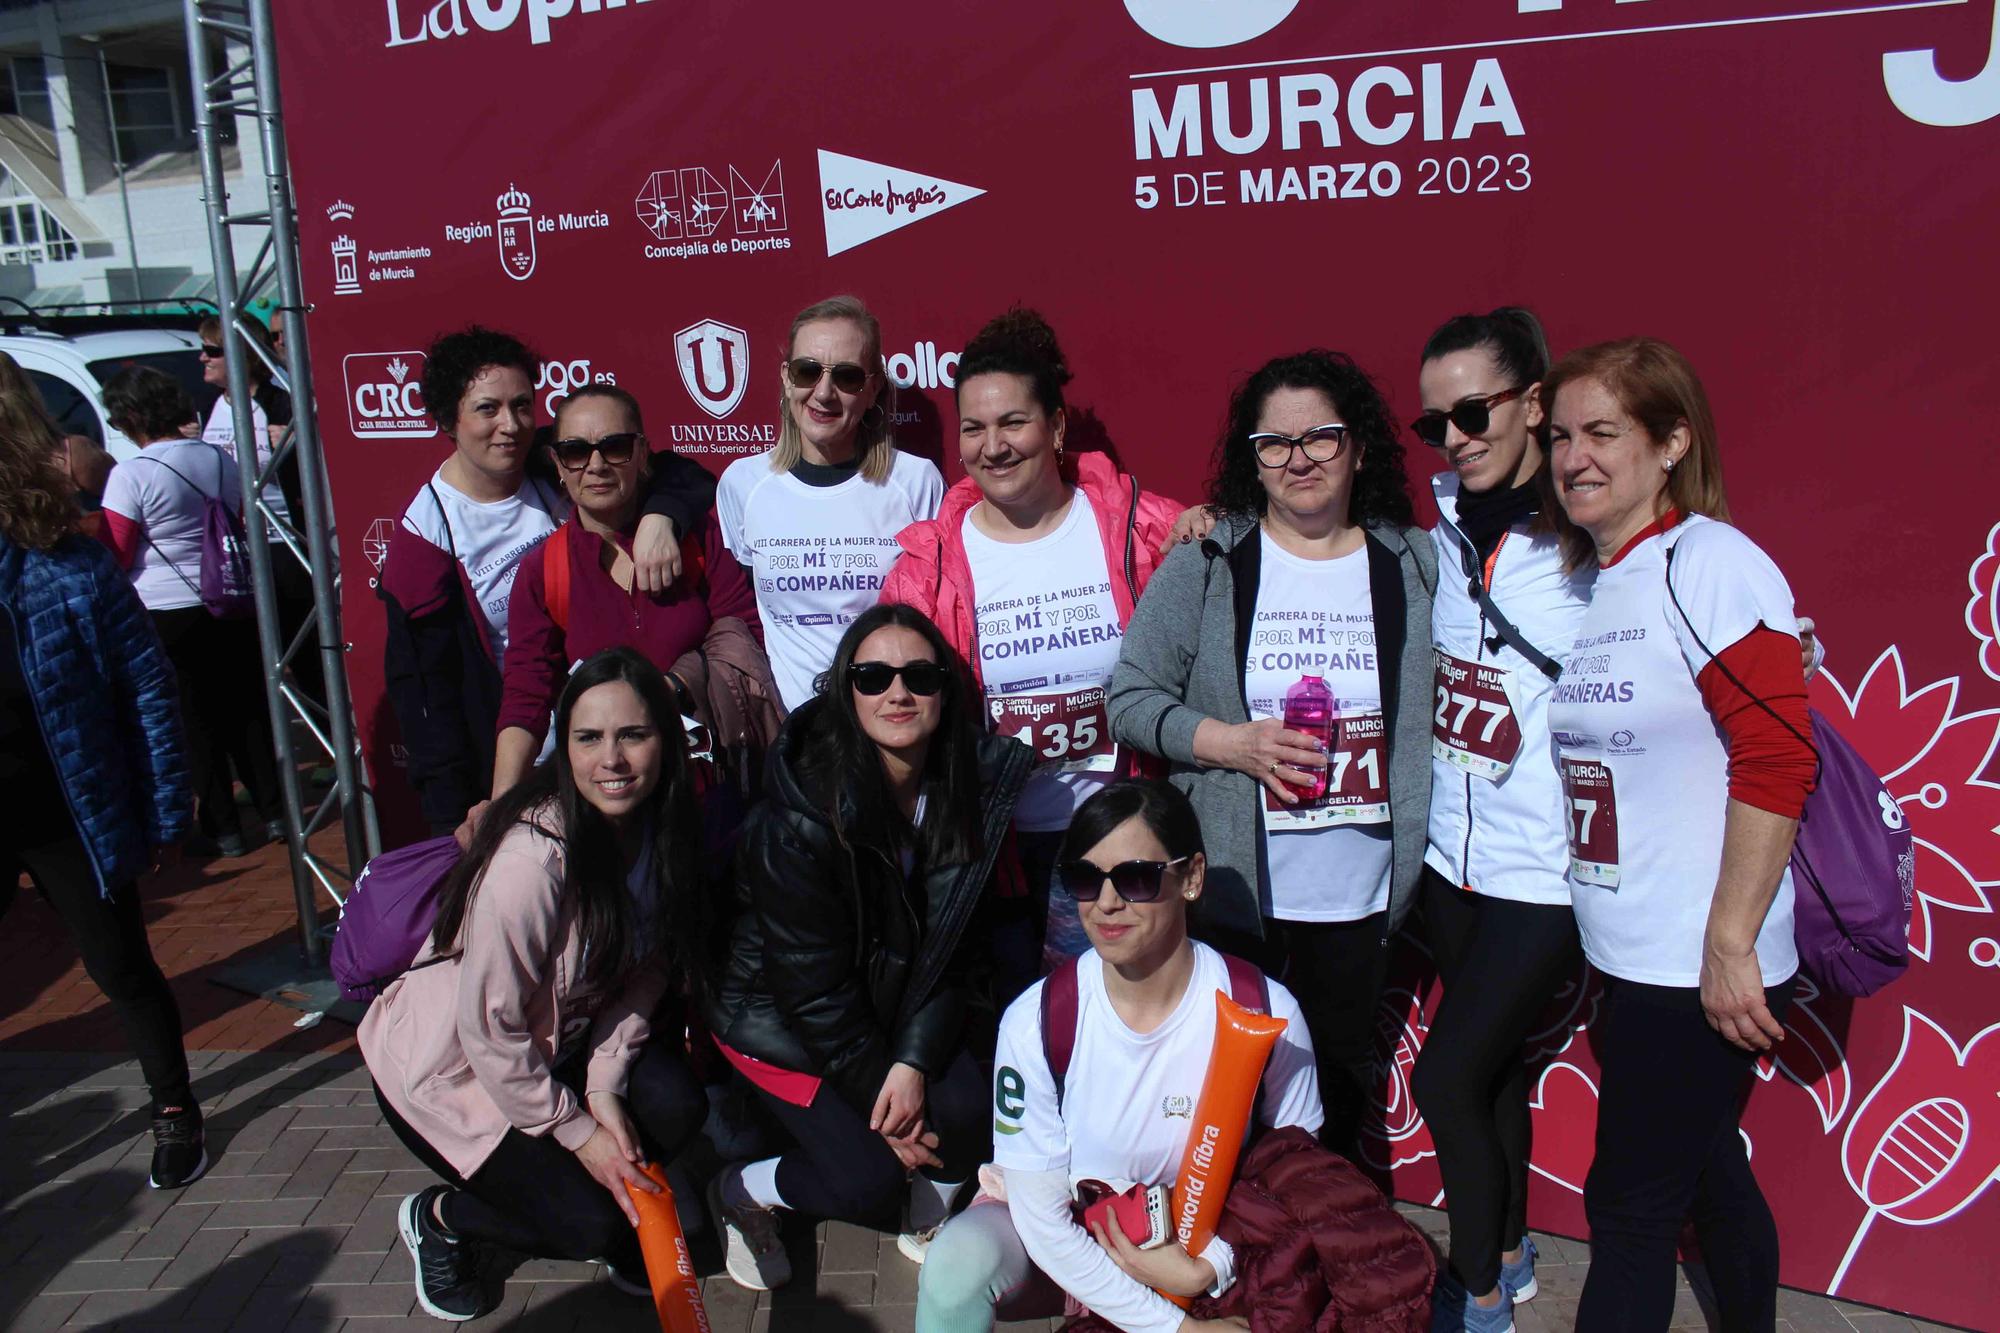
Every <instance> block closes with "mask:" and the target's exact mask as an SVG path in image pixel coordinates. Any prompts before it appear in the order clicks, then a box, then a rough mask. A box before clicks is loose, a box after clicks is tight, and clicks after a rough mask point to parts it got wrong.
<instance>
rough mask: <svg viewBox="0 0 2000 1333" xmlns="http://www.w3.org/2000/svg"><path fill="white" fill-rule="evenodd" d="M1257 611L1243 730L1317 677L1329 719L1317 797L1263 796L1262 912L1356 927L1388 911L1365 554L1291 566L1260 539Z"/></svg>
mask: <svg viewBox="0 0 2000 1333" xmlns="http://www.w3.org/2000/svg"><path fill="white" fill-rule="evenodd" d="M1258 540H1259V541H1261V542H1262V543H1263V544H1264V549H1263V553H1262V554H1263V559H1262V567H1261V569H1260V571H1259V573H1258V576H1257V610H1256V614H1255V617H1254V618H1253V619H1252V621H1251V625H1250V655H1249V657H1248V658H1247V659H1246V660H1245V662H1244V665H1243V694H1244V699H1245V701H1246V702H1247V703H1248V704H1249V707H1250V719H1251V721H1253V722H1254V721H1256V720H1257V719H1259V718H1266V717H1278V718H1282V717H1283V716H1284V715H1285V692H1286V691H1287V690H1289V689H1291V688H1292V686H1294V685H1296V684H1298V682H1299V679H1300V677H1302V676H1308V675H1310V676H1319V677H1320V678H1322V679H1323V680H1325V681H1326V684H1327V688H1328V689H1329V690H1331V691H1332V692H1333V697H1334V699H1335V701H1336V706H1337V708H1338V709H1339V722H1338V725H1337V727H1336V730H1335V734H1334V743H1333V747H1332V750H1331V752H1330V753H1329V755H1328V759H1329V763H1328V766H1327V791H1326V795H1325V796H1324V797H1323V798H1321V799H1320V800H1318V801H1315V802H1313V803H1312V804H1311V805H1310V806H1306V805H1305V804H1304V803H1303V802H1302V803H1301V804H1300V805H1298V806H1291V807H1284V806H1282V805H1281V804H1280V803H1279V801H1278V799H1277V798H1276V797H1274V796H1272V795H1270V794H1269V793H1268V792H1266V793H1265V795H1264V853H1265V855H1264V860H1265V865H1266V868H1267V870H1268V871H1269V875H1270V883H1269V884H1268V885H1267V886H1266V889H1265V902H1264V904H1263V907H1264V912H1265V914H1266V915H1268V916H1274V917H1276V918H1278V919H1279V920H1280V921H1359V920H1360V919H1361V918H1363V917H1365V916H1372V915H1374V914H1375V913H1376V912H1380V911H1383V910H1384V909H1386V908H1387V907H1388V906H1389V868H1390V861H1391V860H1392V859H1393V856H1394V853H1395V846H1394V844H1393V843H1392V842H1391V841H1390V837H1389V742H1388V737H1387V736H1386V735H1385V734H1384V728H1383V724H1382V678H1381V675H1380V673H1379V671H1378V669H1377V666H1376V661H1375V604H1374V598H1373V596H1372V595H1371V594H1370V592H1369V587H1368V548H1367V545H1366V543H1365V542H1364V543H1363V545H1362V546H1361V548H1360V549H1358V550H1356V551H1355V552H1354V553H1353V554H1351V555H1344V556H1340V557H1339V558H1337V559H1334V560H1308V559H1305V558H1304V557H1302V556H1296V555H1293V554H1292V553H1291V552H1289V551H1287V550H1286V549H1285V548H1284V547H1282V546H1280V545H1278V543H1276V542H1275V541H1272V540H1271V537H1270V534H1269V533H1264V532H1260V533H1259V534H1258Z"/></svg>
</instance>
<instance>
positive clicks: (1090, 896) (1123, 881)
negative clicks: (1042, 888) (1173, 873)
mask: <svg viewBox="0 0 2000 1333" xmlns="http://www.w3.org/2000/svg"><path fill="white" fill-rule="evenodd" d="M1189 859H1190V858H1189V857H1186V856H1177V857H1175V858H1174V859H1173V860H1171V861H1120V862H1119V863H1118V864H1117V865H1115V866H1113V867H1111V869H1109V870H1106V869H1104V868H1103V867H1102V866H1099V865H1098V864H1097V863H1096V862H1094V861H1081V860H1079V861H1065V862H1063V863H1062V864H1061V865H1059V866H1057V867H1056V878H1057V879H1058V880H1059V881H1061V883H1062V886H1063V891H1064V892H1065V893H1067V894H1069V896H1070V897H1072V898H1074V899H1076V900H1077V901H1078V902H1079V903H1094V902H1096V901H1097V896H1098V895H1099V894H1100V893H1102V892H1103V891H1104V881H1105V880H1107V879H1108V880H1110V881H1111V888H1112V890H1113V891H1114V892H1115V893H1117V895H1118V896H1119V897H1120V898H1123V899H1124V900H1125V901H1126V902H1128V903H1150V902H1154V901H1157V900H1158V898H1159V896H1160V885H1161V884H1162V883H1164V882H1165V880H1166V877H1167V872H1168V871H1169V870H1172V869H1173V868H1174V867H1175V866H1177V865H1180V864H1182V863H1183V862H1185V861H1187V860H1189Z"/></svg>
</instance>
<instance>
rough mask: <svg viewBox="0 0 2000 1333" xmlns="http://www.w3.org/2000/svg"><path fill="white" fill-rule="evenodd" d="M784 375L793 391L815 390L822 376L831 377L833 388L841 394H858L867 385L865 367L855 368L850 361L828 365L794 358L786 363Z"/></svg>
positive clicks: (866, 369) (809, 359)
mask: <svg viewBox="0 0 2000 1333" xmlns="http://www.w3.org/2000/svg"><path fill="white" fill-rule="evenodd" d="M785 375H786V377H787V378H789V379H790V380H791V382H792V387H793V388H794V389H811V388H815V387H817V386H818V384H819V379H820V376H822V375H831V376H833V387H834V388H836V389H838V390H840V391H841V392H842V393H860V392H861V390H862V389H863V388H865V387H867V384H868V367H866V366H857V365H855V364H854V363H853V362H852V361H836V362H834V363H833V364H831V365H828V364H827V363H826V362H824V361H815V360H814V359H813V358H811V357H809V356H795V357H793V358H792V359H791V360H789V361H787V362H786V363H785Z"/></svg>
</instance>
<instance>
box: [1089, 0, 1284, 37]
mask: <svg viewBox="0 0 2000 1333" xmlns="http://www.w3.org/2000/svg"><path fill="white" fill-rule="evenodd" d="M1298 7H1299V0H1125V12H1126V13H1128V14H1130V15H1131V16H1132V21H1133V22H1134V23H1136V24H1138V25H1139V26H1140V27H1142V28H1144V29H1145V30H1146V31H1147V32H1149V33H1151V34H1152V35H1153V36H1155V37H1157V38H1159V39H1160V40H1161V41H1163V42H1170V43H1172V44H1173V45H1175V46H1199V47H1212V46H1235V45H1236V44H1237V43H1238V42H1247V41H1249V40H1250V39H1251V38H1252V37H1262V36H1263V35H1264V34H1265V33H1267V32H1269V31H1270V30H1271V29H1273V28H1275V27H1277V26H1278V25H1279V24H1280V23H1283V22H1284V21H1285V19H1286V17H1287V16H1288V15H1290V14H1291V12H1292V11H1293V10H1294V9H1297V8H1298Z"/></svg>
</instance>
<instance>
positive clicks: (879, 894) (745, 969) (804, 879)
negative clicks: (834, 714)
mask: <svg viewBox="0 0 2000 1333" xmlns="http://www.w3.org/2000/svg"><path fill="white" fill-rule="evenodd" d="M823 706H824V705H823V704H822V703H821V702H820V701H819V700H812V701H809V702H807V703H806V704H804V705H802V706H801V707H800V708H799V710H798V711H797V712H795V713H793V714H792V715H791V717H790V718H789V719H787V720H786V723H785V729H784V732H783V733H782V734H781V735H780V736H779V738H778V744H777V745H776V746H775V747H774V748H773V750H772V752H771V755H770V757H769V759H768V760H767V768H766V773H765V789H766V799H765V801H764V803H763V804H762V805H760V806H758V807H757V809H756V810H754V811H752V812H751V815H750V818H749V821H748V823H747V824H746V825H745V827H744V830H743V838H742V842H741V843H740V845H739V847H738V850H737V873H736V882H737V897H738V901H737V903H736V905H735V911H736V918H735V923H734V925H733V926H732V927H731V929H730V935H729V950H728V956H727V958H726V959H725V960H724V963H723V972H722V975H721V977H720V979H719V981H718V983H717V985H716V986H715V987H714V988H713V990H712V995H713V998H712V999H711V1000H710V1001H709V1002H708V1005H707V1009H708V1012H707V1020H708V1024H709V1029H710V1030H711V1031H712V1032H714V1033H715V1034H716V1036H717V1037H719V1038H720V1039H721V1040H722V1041H723V1042H724V1043H725V1044H726V1045H728V1046H729V1047H730V1048H731V1049H733V1050H736V1051H739V1052H741V1053H743V1054H744V1055H749V1056H754V1057H755V1058H757V1059H759V1060H763V1061H766V1062H768V1063H771V1064H774V1065H777V1066H779V1067H780V1068H783V1069H791V1070H797V1071H799V1072H802V1073H808V1074H817V1075H819V1076H821V1077H822V1078H824V1079H826V1080H827V1082H828V1083H829V1084H830V1085H831V1086H832V1088H833V1089H834V1090H835V1091H837V1092H838V1093H839V1094H840V1095H841V1096H842V1097H844V1098H846V1099H847V1100H848V1102H850V1103H851V1104H853V1105H854V1106H855V1107H856V1108H858V1109H859V1110H860V1111H861V1113H862V1114H863V1115H864V1116H865V1115H867V1114H868V1113H869V1111H870V1109H871V1108H872V1107H873V1106H874V1103H875V1096H876V1094H877V1092H878V1091H880V1089H881V1086H882V1080H883V1078H884V1077H885V1076H886V1075H887V1074H888V1072H889V1066H890V1065H892V1064H895V1063H897V1062H901V1063H904V1064H908V1065H912V1066H914V1067H915V1068H917V1069H920V1070H922V1071H923V1072H924V1074H925V1075H926V1076H927V1077H932V1078H935V1077H938V1076H941V1075H942V1074H943V1073H944V1071H945V1068H946V1066H948V1065H949V1064H950V1063H951V1060H952V1058H953V1056H955V1055H956V1054H957V1051H958V1047H959V1044H960V1037H961V1035H962V1031H963V1028H964V1025H965V1012H966V999H967V995H966V981H967V972H968V959H967V957H966V952H967V948H968V947H969V941H968V940H967V927H968V926H969V925H970V924H971V923H972V921H973V918H974V916H975V915H976V914H977V913H978V909H979V907H980V905H981V901H982V899H983V898H985V897H986V896H987V895H988V893H989V892H990V884H991V881H992V879H993V874H994V864H995V861H996V859H997V858H998V856H999V854H1000V851H1001V849H1002V847H1003V846H1004V845H1006V843H1007V829H1008V823H1009V821H1010V820H1011V819H1012V818H1013V813H1014V802H1015V800H1016V798H1018V797H1019V795H1020V793H1021V785H1022V784H1023V783H1024V782H1026V781H1027V778H1028V772H1029V769H1030V768H1031V767H1032V765H1033V755H1032V753H1031V752H1030V751H1029V749H1028V748H1027V747H1026V746H1025V745H1022V744H1020V743H1019V742H1018V741H1014V740H1009V739H1004V738H1001V737H995V736H984V735H983V736H982V737H981V739H980V747H979V786H980V793H979V808H980V811H981V827H980V848H981V851H980V853H979V856H978V857H977V858H976V859H975V860H973V861H970V862H964V863H961V864H957V865H944V866H937V867H934V868H932V869H930V870H928V871H926V872H924V873H923V874H922V875H921V876H919V877H918V878H917V879H915V880H913V881H911V882H909V883H908V885H907V890H906V886H905V878H904V875H903V873H902V868H901V862H900V860H899V859H898V857H897V855H896V853H895V851H894V850H892V849H879V848H872V847H868V846H865V845H862V846H856V847H855V848H854V849H853V850H852V851H851V852H850V851H849V850H847V849H845V848H843V847H842V846H841V844H840V841H839V839H838V838H836V837H835V836H834V832H833V829H832V828H831V827H830V826H829V825H828V824H827V823H826V822H825V819H826V816H825V811H824V809H823V808H822V806H821V803H820V800H819V799H816V796H817V793H809V792H808V791H806V790H805V789H804V788H803V787H802V785H801V781H800V776H799V770H798V757H799V753H800V750H801V748H802V747H803V746H804V745H807V744H810V743H811V738H812V736H813V733H814V731H815V723H814V719H815V718H817V717H818V716H819V712H820V709H821V708H822V707H823Z"/></svg>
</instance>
